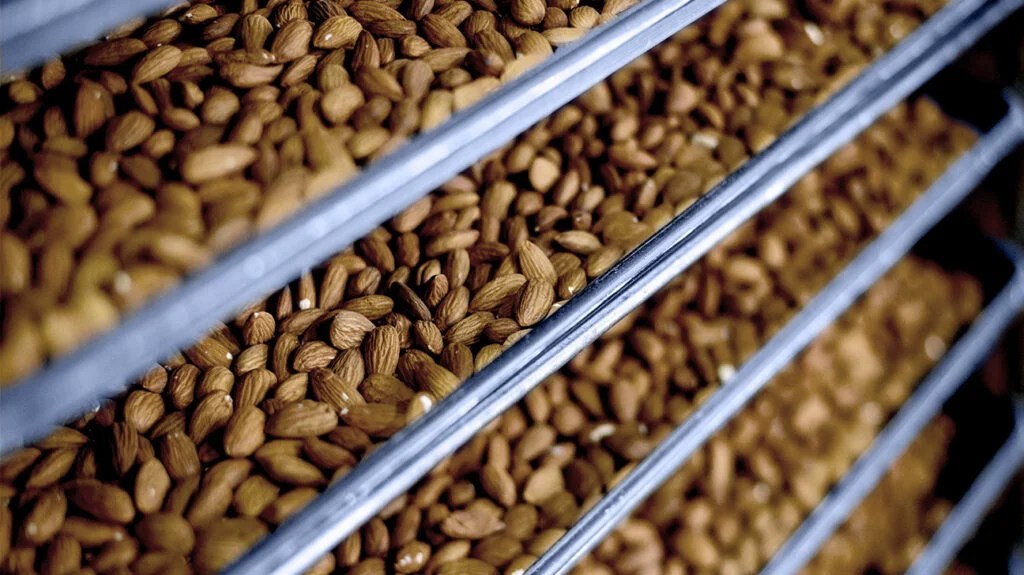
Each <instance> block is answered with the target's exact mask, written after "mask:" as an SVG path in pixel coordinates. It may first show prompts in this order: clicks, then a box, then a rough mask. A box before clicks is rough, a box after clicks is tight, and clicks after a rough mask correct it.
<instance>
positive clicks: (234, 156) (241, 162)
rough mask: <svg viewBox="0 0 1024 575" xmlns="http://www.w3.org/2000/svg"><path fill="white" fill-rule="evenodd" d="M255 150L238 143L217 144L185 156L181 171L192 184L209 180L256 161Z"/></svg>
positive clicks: (237, 170) (231, 172) (242, 168)
mask: <svg viewBox="0 0 1024 575" xmlns="http://www.w3.org/2000/svg"><path fill="white" fill-rule="evenodd" d="M256 157H257V153H256V150H254V149H252V148H250V147H249V146H244V145H240V144H219V145H215V146H209V147H206V148H202V149H200V150H196V151H194V152H191V153H189V154H188V155H187V156H185V160H184V162H182V166H181V173H182V176H184V178H185V179H186V180H187V181H189V182H190V183H193V184H201V183H204V182H209V181H211V180H215V179H217V178H222V177H224V176H229V175H231V174H234V173H237V172H240V171H242V170H244V169H245V168H247V167H248V166H249V165H251V164H252V163H253V162H255V161H256Z"/></svg>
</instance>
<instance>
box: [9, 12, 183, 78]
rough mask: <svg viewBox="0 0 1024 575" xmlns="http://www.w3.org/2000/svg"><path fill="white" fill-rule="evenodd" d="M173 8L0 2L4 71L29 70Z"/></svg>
mask: <svg viewBox="0 0 1024 575" xmlns="http://www.w3.org/2000/svg"><path fill="white" fill-rule="evenodd" d="M173 4H174V1H173V0H132V1H131V2H124V1H118V0H21V1H13V2H4V3H2V4H0V38H3V40H2V42H0V54H2V56H3V57H2V59H0V73H2V74H10V73H17V72H20V71H23V70H26V69H28V68H30V67H31V66H35V65H37V64H41V63H43V62H45V61H46V60H47V59H50V58H54V57H56V56H57V55H59V54H61V53H63V52H66V51H67V50H71V49H74V48H76V47H79V46H82V45H85V44H87V43H89V42H92V41H95V40H96V39H97V38H101V37H102V36H103V35H105V34H107V33H109V32H110V31H111V30H114V29H115V28H117V26H118V25H120V24H123V23H125V22H127V21H129V20H131V19H133V18H139V17H144V16H148V15H151V14H155V13H159V12H160V11H161V10H163V9H166V8H169V7H171V6H172V5H173Z"/></svg>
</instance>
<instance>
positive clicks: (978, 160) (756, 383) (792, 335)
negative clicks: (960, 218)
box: [527, 104, 1024, 575]
mask: <svg viewBox="0 0 1024 575" xmlns="http://www.w3.org/2000/svg"><path fill="white" fill-rule="evenodd" d="M1022 122H1024V109H1022V108H1021V107H1020V104H1016V105H1015V106H1014V107H1013V108H1011V111H1010V113H1009V114H1008V116H1007V117H1006V118H1005V119H1004V120H1003V121H1001V122H1000V123H999V124H997V125H996V127H995V128H993V129H992V130H991V131H990V132H989V133H988V134H986V135H985V136H983V137H982V138H981V140H980V141H979V142H978V143H977V144H975V146H974V148H972V149H971V151H970V152H968V153H967V154H966V155H965V156H964V157H962V158H961V159H960V160H959V161H957V162H956V163H955V164H953V165H952V166H951V167H950V168H949V169H948V170H947V171H946V173H945V174H944V175H943V176H942V177H941V178H940V179H939V180H938V181H936V182H935V183H934V184H933V185H932V186H931V188H929V190H928V191H927V192H925V194H924V195H923V196H921V197H920V198H919V199H918V200H917V201H915V202H914V203H913V204H912V205H911V206H910V208H908V209H907V210H906V212H904V213H903V215H901V216H900V217H899V218H897V219H896V221H894V222H893V223H892V224H891V225H890V226H889V228H888V229H887V230H885V231H884V232H882V233H881V234H880V235H879V236H878V238H877V239H876V240H875V241H874V242H872V243H871V244H870V245H868V246H867V247H866V248H864V250H863V251H861V253H860V254H858V255H857V257H856V258H854V260H853V261H852V262H850V264H849V265H848V266H847V267H846V268H845V269H843V270H842V271H841V272H840V273H839V274H838V275H837V276H836V277H835V279H833V280H832V281H831V282H829V284H828V285H827V286H825V288H824V289H822V290H821V291H820V292H819V293H818V295H817V296H815V297H814V299H812V300H811V301H810V302H809V303H808V304H807V305H806V306H805V307H804V309H803V310H802V311H801V312H800V313H799V314H797V316H796V317H795V318H793V319H792V320H791V321H790V322H789V323H788V324H787V325H786V326H785V327H783V328H782V329H781V330H780V331H779V332H778V333H777V334H776V335H775V337H773V338H772V339H771V340H770V341H769V342H768V343H767V344H766V345H765V346H764V347H763V348H761V349H760V350H759V351H758V352H757V353H756V354H754V356H753V357H752V358H751V359H750V360H749V361H748V362H747V363H746V364H744V365H743V366H742V367H741V368H740V369H739V371H737V372H736V375H735V376H733V378H732V379H731V380H730V381H729V383H728V385H726V386H725V387H724V388H722V389H721V390H720V391H718V392H716V393H715V394H714V395H712V396H711V398H710V399H708V401H707V403H705V404H704V405H703V406H701V407H700V408H698V409H697V411H695V412H694V413H693V414H692V415H691V416H690V417H689V418H688V419H687V420H686V421H684V422H683V423H682V424H681V425H680V426H679V427H677V428H676V429H675V430H674V431H673V432H672V433H671V434H669V435H668V437H666V438H665V439H664V440H663V441H662V443H661V444H660V445H658V447H656V448H655V449H654V450H653V451H652V452H651V453H650V455H648V456H647V458H646V459H644V460H643V461H641V462H640V463H639V464H638V465H637V466H636V467H635V468H634V470H633V472H632V473H630V474H629V475H628V476H626V478H625V479H623V480H622V481H621V482H620V483H619V484H617V485H616V486H615V487H614V488H612V489H611V490H610V491H609V492H608V493H607V494H606V495H605V496H604V497H603V498H602V499H601V500H600V501H599V502H598V503H597V504H596V505H594V507H593V508H591V510H590V511H588V512H587V513H586V514H585V515H584V516H583V517H582V518H580V520H579V521H577V522H576V524H575V525H573V527H572V528H571V529H570V530H569V531H568V532H567V533H566V534H565V536H563V537H562V538H561V539H560V540H559V541H558V542H556V543H555V544H554V545H553V546H552V547H551V548H550V549H549V550H548V552H547V553H545V554H544V555H543V556H541V557H540V559H538V561H537V562H536V563H535V564H534V565H533V567H531V568H530V570H529V571H527V575H540V574H544V575H554V574H562V573H567V572H568V571H569V570H570V569H571V568H572V566H573V565H574V564H575V563H576V562H577V561H579V560H580V559H582V558H583V556H584V555H585V554H586V553H588V552H589V551H590V550H591V549H593V548H594V547H595V546H597V545H598V544H599V543H600V542H601V541H602V540H603V539H604V538H605V537H606V536H607V535H608V534H609V533H611V532H612V531H613V530H614V529H615V527H616V526H617V525H618V524H619V523H621V522H622V521H623V520H625V519H626V518H627V517H628V516H629V514H630V513H631V512H632V511H633V510H634V509H635V508H636V507H637V506H638V505H640V504H641V503H643V501H644V500H646V499H647V497H648V496H650V494H652V493H653V492H654V491H655V490H657V488H658V487H659V486H660V485H661V484H662V483H664V482H665V481H666V480H667V479H668V478H669V477H671V476H672V474H673V473H675V471H676V470H677V469H678V468H679V467H680V466H681V465H682V464H683V463H684V462H685V461H686V460H687V459H689V458H690V457H692V456H693V454H694V453H696V451H697V450H698V449H700V448H701V447H702V446H704V444H705V443H707V441H708V440H709V439H711V437H712V436H713V435H714V434H715V433H716V432H717V431H718V430H720V429H721V428H722V427H723V426H725V424H726V423H728V422H729V421H730V420H731V419H732V418H733V417H734V416H735V415H736V414H737V413H738V412H739V411H740V410H741V409H742V408H743V407H744V406H745V405H746V404H747V402H749V401H750V400H751V399H752V398H753V397H754V396H755V395H756V394H757V393H758V392H759V391H760V390H761V389H762V388H763V387H764V386H765V385H766V384H767V383H768V382H769V381H771V379H772V378H773V377H774V376H775V375H776V374H778V373H779V372H780V371H781V370H782V369H783V368H784V367H785V366H786V365H788V364H789V362H790V361H792V359H793V358H794V357H796V355H797V354H798V353H799V352H800V351H801V350H803V348H804V347H806V346H807V345H808V344H809V343H810V342H811V341H813V340H814V338H815V337H817V336H818V334H820V333H821V332H822V331H823V330H824V329H825V328H826V327H828V326H829V325H830V324H831V323H832V322H833V321H835V319H836V318H838V317H839V316H840V315H841V314H842V313H843V312H844V311H845V310H846V309H847V308H849V307H850V305H852V304H853V303H854V302H855V301H856V300H857V298H859V297H860V295H861V294H863V293H864V292H865V291H867V289H868V288H870V287H871V286H872V285H874V283H875V282H876V281H877V280H878V279H879V278H880V277H882V275H883V274H885V272H886V271H888V270H889V269H890V268H891V267H892V266H893V265H895V264H896V262H897V261H899V260H900V258H902V257H903V256H904V255H905V254H906V253H907V252H908V251H909V250H910V248H911V247H913V246H914V244H915V243H917V241H918V240H919V239H920V238H921V237H922V236H923V235H924V234H925V232H927V231H928V230H930V229H931V228H932V227H934V226H935V224H936V223H938V221H939V220H941V219H942V217H943V216H945V215H946V214H947V213H949V212H950V211H951V210H952V209H953V208H954V207H956V205H957V204H959V203H960V201H961V200H962V199H963V198H964V197H965V196H966V195H967V194H968V193H970V191H971V190H972V189H973V188H974V187H975V186H977V184H978V183H979V182H981V180H982V179H984V177H985V175H986V174H988V172H989V171H991V169H992V168H993V167H994V165H995V164H996V163H997V162H998V160H999V159H1001V158H1002V157H1004V156H1005V155H1006V154H1007V153H1008V152H1009V151H1010V150H1012V149H1013V148H1014V147H1015V146H1016V144H1018V143H1019V142H1020V141H1021V138H1022V137H1024V123H1022ZM1015 290H1016V291H1014V296H1013V297H1015V298H1017V299H1016V300H1015V301H1014V303H1015V304H1016V305H1019V302H1020V300H1021V299H1022V298H1024V293H1020V290H1021V287H1020V286H1016V288H1015Z"/></svg>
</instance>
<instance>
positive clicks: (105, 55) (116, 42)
mask: <svg viewBox="0 0 1024 575" xmlns="http://www.w3.org/2000/svg"><path fill="white" fill-rule="evenodd" d="M146 50H148V47H147V46H146V43H145V42H143V41H142V40H139V39H138V38H117V39H113V40H108V41H106V42H103V43H100V44H96V45H95V46H91V47H89V48H88V49H87V50H86V51H85V57H84V59H83V61H84V62H85V63H86V64H88V65H89V66H101V67H110V66H119V65H121V64H124V63H125V62H127V61H128V60H131V59H132V58H133V57H135V56H137V55H139V54H141V53H143V52H145V51H146Z"/></svg>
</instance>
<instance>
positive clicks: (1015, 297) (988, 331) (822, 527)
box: [761, 250, 1024, 575]
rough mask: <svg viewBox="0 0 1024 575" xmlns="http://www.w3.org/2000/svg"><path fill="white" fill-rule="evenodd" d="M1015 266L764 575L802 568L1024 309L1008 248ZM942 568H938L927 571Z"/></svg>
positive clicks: (1019, 275) (1022, 279)
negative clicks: (995, 292)
mask: <svg viewBox="0 0 1024 575" xmlns="http://www.w3.org/2000/svg"><path fill="white" fill-rule="evenodd" d="M1004 253H1006V254H1007V256H1008V258H1009V259H1011V261H1012V262H1013V264H1014V266H1015V272H1014V274H1013V276H1012V277H1011V278H1010V280H1009V282H1008V283H1007V284H1006V286H1005V287H1004V288H1003V289H1002V290H1001V291H1000V293H999V294H998V295H997V296H996V298H995V299H993V300H992V302H990V303H989V305H988V306H986V308H985V309H984V310H983V311H982V313H981V314H980V315H979V316H978V317H977V319H975V321H974V323H973V324H972V325H971V327H970V328H969V330H968V331H967V333H965V334H964V335H963V336H962V337H961V338H960V339H959V341H957V342H956V344H954V346H953V348H951V349H950V350H949V351H948V352H947V353H946V355H945V357H944V358H943V359H942V361H941V362H940V363H939V364H938V365H936V366H935V367H934V368H933V369H932V371H931V372H930V373H929V374H928V375H927V376H926V377H925V379H924V380H923V381H922V382H921V384H920V385H919V386H918V388H917V390H915V391H914V393H913V395H912V396H911V397H910V399H909V400H907V402H906V403H905V404H904V405H903V407H902V408H900V410H899V412H898V413H897V414H896V415H895V416H894V417H893V418H892V420H891V421H890V422H889V423H888V425H886V426H885V428H884V429H883V430H882V431H881V433H879V434H878V436H877V437H876V438H875V439H874V441H873V442H872V444H871V446H870V447H869V448H868V450H867V451H865V452H864V453H863V454H861V456H860V457H859V458H858V459H857V461H856V463H854V465H853V466H852V467H851V468H850V470H849V471H847V473H846V475H844V476H843V477H842V479H840V480H839V482H838V483H836V485H835V486H834V487H833V488H832V489H831V490H830V491H829V493H828V494H827V495H826V496H825V497H824V499H822V500H821V502H820V503H819V504H818V506H817V507H815V509H814V510H813V511H812V512H811V514H810V515H808V516H807V518H806V519H804V521H803V523H802V524H801V525H800V527H799V528H798V529H797V530H796V532H794V533H793V534H792V535H791V536H790V537H789V539H788V540H787V541H786V542H785V543H784V544H783V545H782V547H780V548H779V549H778V550H777V551H776V553H775V555H774V556H773V557H772V558H771V560H769V561H768V563H767V564H765V566H764V567H763V568H762V570H761V573H762V575H779V574H783V573H786V574H790V573H797V572H799V571H800V569H801V568H803V567H804V565H806V564H807V563H808V562H809V561H810V560H811V559H813V558H814V556H815V555H816V554H817V552H818V550H819V549H821V546H822V545H824V544H825V542H826V541H828V539H829V538H830V537H831V536H832V534H833V533H834V532H835V531H836V530H837V529H839V527H840V526H841V525H842V524H843V522H845V521H846V518H847V517H849V515H850V513H852V512H853V510H854V509H856V508H857V506H858V505H860V503H861V501H863V500H864V498H865V497H867V496H868V495H869V494H870V493H871V492H872V491H873V490H874V489H875V486H876V485H878V483H879V482H880V481H881V480H882V479H883V478H884V477H885V475H886V474H887V473H888V472H889V469H890V468H891V467H892V464H893V463H894V462H895V461H896V460H897V459H898V458H899V457H900V456H901V455H902V454H903V453H904V452H905V451H906V449H907V448H908V447H909V446H910V444H911V443H912V442H913V441H914V439H915V438H916V437H917V436H918V435H919V434H920V432H921V430H922V429H923V428H924V426H925V425H927V424H928V422H929V421H932V419H934V417H935V416H936V415H937V414H938V413H939V412H940V411H941V410H942V406H943V404H944V403H945V402H946V400H947V399H949V397H950V396H951V395H952V394H953V392H955V391H956V390H957V389H958V388H959V387H960V385H961V384H963V382H964V381H966V380H967V378H968V377H970V375H971V373H973V372H974V371H975V369H976V368H977V366H978V365H979V364H980V363H981V362H982V361H983V360H984V358H985V356H986V355H988V353H989V352H990V351H991V349H992V348H993V346H995V344H996V343H997V342H998V341H999V338H1000V336H1001V335H1002V334H1003V332H1005V331H1006V328H1007V327H1008V326H1009V324H1010V323H1011V322H1012V321H1013V320H1014V319H1015V318H1016V317H1017V315H1018V314H1019V313H1020V311H1021V310H1022V309H1024V258H1022V256H1021V254H1020V252H1016V253H1015V252H1007V251H1005V250H1004ZM927 572H929V573H938V571H927Z"/></svg>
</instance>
